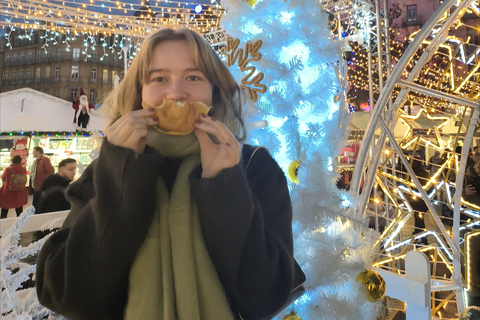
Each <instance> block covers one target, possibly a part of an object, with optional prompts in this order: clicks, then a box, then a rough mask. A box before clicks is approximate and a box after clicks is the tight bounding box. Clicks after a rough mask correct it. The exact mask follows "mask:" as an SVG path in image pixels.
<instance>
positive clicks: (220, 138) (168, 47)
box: [36, 29, 303, 320]
mask: <svg viewBox="0 0 480 320" xmlns="http://www.w3.org/2000/svg"><path fill="white" fill-rule="evenodd" d="M239 96H240V90H239V87H238V85H237V84H236V83H235V81H234V79H233V77H232V76H231V74H230V72H229V71H228V69H227V68H226V66H225V65H224V64H223V63H222V62H221V60H220V59H219V58H218V56H217V55H216V54H215V52H214V51H213V50H212V49H211V48H210V46H209V45H208V44H207V43H206V42H205V40H204V39H203V38H202V37H201V36H199V35H197V34H195V33H194V32H192V31H189V30H186V29H181V30H175V31H174V30H170V29H164V30H161V31H159V32H157V33H156V34H154V35H152V36H151V37H150V38H149V39H148V40H147V42H146V43H144V44H143V45H142V49H141V50H140V52H139V54H138V55H137V57H136V58H135V60H134V61H133V63H132V65H131V67H130V69H129V71H128V73H127V74H126V76H125V78H124V79H123V80H122V82H121V83H120V84H119V86H117V87H116V88H115V89H114V90H113V91H112V92H111V94H110V95H109V96H108V98H107V99H106V101H105V103H104V106H103V107H106V108H109V109H110V110H111V111H112V116H113V117H114V118H116V119H117V120H116V121H115V122H114V123H113V124H112V125H111V126H110V127H109V128H107V130H106V131H105V135H106V138H105V139H104V141H103V144H102V148H101V151H100V155H99V158H98V159H97V160H96V161H94V162H93V163H92V164H91V165H90V166H89V167H88V168H87V169H86V170H85V172H84V173H83V175H82V177H81V178H80V179H79V180H77V181H76V182H74V183H72V184H71V185H70V186H69V188H68V190H67V198H68V200H69V201H70V202H71V203H72V210H71V212H70V214H69V216H68V217H67V219H66V220H65V223H64V225H63V227H62V229H61V230H59V231H58V232H57V233H55V234H54V235H53V236H52V237H51V238H50V239H49V240H48V241H47V242H46V243H45V245H44V247H43V248H42V250H41V252H40V255H39V259H38V264H37V276H36V279H37V280H36V286H37V293H38V297H39V299H40V302H41V303H42V304H43V305H45V306H47V307H48V308H50V309H52V310H54V311H56V312H58V313H61V314H64V315H65V316H67V317H68V318H71V319H90V320H92V319H165V320H170V319H179V320H195V319H198V320H200V319H203V320H213V319H219V320H228V319H241V318H243V319H266V318H269V317H271V316H272V315H273V314H274V313H275V312H277V311H278V310H279V309H281V307H282V305H283V304H284V303H285V302H286V300H287V298H288V296H289V294H290V292H291V291H292V290H293V289H294V288H295V286H296V285H298V281H297V278H296V277H294V273H300V274H301V271H300V272H299V271H298V270H297V269H295V261H294V259H293V241H292V231H291V219H292V211H291V210H292V209H291V203H290V198H289V193H288V188H287V183H286V179H285V176H284V174H283V172H282V171H281V169H280V168H279V166H278V165H277V163H276V162H275V161H274V160H273V159H272V157H271V156H270V155H269V154H268V152H266V151H265V149H262V148H253V147H251V146H248V145H242V142H243V141H244V140H245V127H244V123H243V120H242V112H241V104H240V98H239ZM164 98H166V99H172V100H174V101H177V102H178V101H187V102H192V101H200V102H203V103H204V104H206V105H207V106H212V109H211V111H210V115H209V116H203V118H201V120H199V121H197V122H196V124H195V126H196V129H195V131H194V133H193V134H189V135H185V136H169V135H165V134H162V133H160V132H158V131H157V130H155V129H153V127H154V126H156V125H157V124H158V119H156V117H155V112H154V110H152V109H142V107H141V103H142V101H143V102H144V103H146V104H147V105H149V106H159V105H161V104H162V101H163V99H164ZM103 107H102V108H103ZM217 119H218V120H217ZM210 137H212V139H213V141H215V142H213V141H212V139H211V138H210ZM302 275H303V274H302Z"/></svg>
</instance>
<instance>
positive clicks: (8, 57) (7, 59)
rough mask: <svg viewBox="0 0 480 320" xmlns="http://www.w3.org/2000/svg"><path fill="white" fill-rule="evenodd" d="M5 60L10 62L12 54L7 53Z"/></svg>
mask: <svg viewBox="0 0 480 320" xmlns="http://www.w3.org/2000/svg"><path fill="white" fill-rule="evenodd" d="M5 62H10V55H9V54H7V55H6V56H5Z"/></svg>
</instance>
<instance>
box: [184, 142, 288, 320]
mask: <svg viewBox="0 0 480 320" xmlns="http://www.w3.org/2000/svg"><path fill="white" fill-rule="evenodd" d="M200 175H201V169H197V170H196V171H194V172H193V173H192V176H191V181H192V186H193V190H194V193H195V197H196V200H197V203H198V209H199V215H200V222H201V226H202V230H203V234H204V238H205V243H206V245H207V248H208V250H209V253H210V256H211V257H212V260H213V262H214V264H215V267H216V269H217V273H218V275H219V277H220V280H221V282H222V283H223V285H224V288H225V291H226V294H227V297H228V298H229V301H230V304H231V307H232V309H233V310H234V312H235V313H236V314H240V315H241V316H242V317H243V318H244V319H249V320H250V319H264V318H267V317H269V316H271V315H272V314H274V313H275V312H276V311H278V310H279V309H280V308H281V307H282V306H283V304H284V303H285V301H286V300H287V298H288V296H289V294H290V292H291V290H292V289H293V270H294V267H293V265H294V259H293V240H292V206H291V201H290V196H289V192H288V187H287V182H286V179H285V175H284V173H283V171H282V170H281V169H280V167H279V166H278V164H277V163H276V162H275V160H274V159H273V158H272V157H271V156H270V155H269V154H268V152H267V151H266V150H265V149H260V150H259V151H258V152H257V153H256V154H255V156H254V157H253V158H252V161H251V163H250V165H249V167H248V172H245V169H244V167H243V165H241V164H239V165H237V166H235V167H233V168H229V169H226V170H223V171H222V172H221V173H220V174H218V175H217V176H215V177H214V178H211V179H202V178H200Z"/></svg>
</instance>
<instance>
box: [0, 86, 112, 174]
mask: <svg viewBox="0 0 480 320" xmlns="http://www.w3.org/2000/svg"><path fill="white" fill-rule="evenodd" d="M82 98H86V96H84V95H81V96H80V98H79V99H76V100H77V101H74V103H73V104H72V102H70V101H66V100H63V99H59V98H57V97H54V96H51V95H48V94H45V93H42V92H39V91H36V90H33V89H30V88H22V89H18V90H14V91H8V92H3V93H0V173H1V172H3V170H4V169H5V168H6V167H8V166H9V165H10V163H11V157H12V156H13V155H17V154H18V155H21V156H22V164H23V165H25V164H26V165H27V168H29V166H30V165H31V163H32V162H33V156H32V152H31V151H32V149H33V148H34V147H36V146H40V147H42V148H43V149H44V151H45V155H46V156H48V157H49V158H50V159H51V161H52V164H53V165H54V167H56V166H57V165H58V163H59V162H60V161H61V160H63V159H65V158H74V159H76V160H77V162H78V163H79V164H83V165H86V164H88V163H90V162H91V161H92V157H91V153H92V152H96V150H97V148H98V146H99V142H100V139H101V137H102V130H103V128H104V126H105V124H106V123H107V122H106V119H105V118H104V117H103V116H102V115H100V114H99V113H98V112H97V111H96V110H95V106H93V105H92V104H88V101H87V102H86V103H85V102H82V101H81V100H82ZM82 104H83V105H86V107H83V108H82ZM79 117H81V119H80V121H79V120H78V118H79ZM72 120H73V121H72ZM78 123H80V126H78ZM84 124H86V125H84Z"/></svg>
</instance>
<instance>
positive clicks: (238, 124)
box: [101, 29, 246, 141]
mask: <svg viewBox="0 0 480 320" xmlns="http://www.w3.org/2000/svg"><path fill="white" fill-rule="evenodd" d="M163 41H186V42H187V44H188V46H189V48H190V51H191V53H192V55H193V57H194V61H195V64H196V65H197V67H198V68H199V69H200V71H201V72H202V73H203V74H204V75H205V76H206V77H207V79H208V80H209V81H210V83H212V84H213V89H212V90H213V92H212V109H211V110H210V113H209V114H210V115H211V116H214V117H215V118H217V119H218V120H219V121H221V122H223V123H224V124H225V125H226V126H227V127H228V128H229V129H230V131H232V133H233V134H234V135H235V137H236V138H237V140H238V141H244V140H245V139H246V129H245V122H244V120H243V115H242V104H241V94H240V87H239V86H238V84H237V83H236V81H235V79H234V78H233V76H232V74H231V73H230V71H229V70H228V68H227V66H226V65H225V64H224V63H223V62H222V60H220V58H219V57H218V55H217V54H216V53H215V51H214V50H213V49H212V48H211V47H210V45H209V44H208V43H207V41H206V40H205V39H204V38H203V37H202V36H201V35H199V34H197V33H195V32H193V31H191V30H188V29H177V30H172V29H162V30H160V31H158V32H156V33H155V34H153V35H151V36H150V37H149V38H148V39H147V40H146V41H145V43H143V44H142V47H141V49H140V51H139V52H138V54H137V56H136V57H135V59H134V60H133V62H132V64H131V66H130V68H129V69H128V72H127V74H126V75H125V77H124V78H123V80H122V81H121V82H120V83H119V85H118V86H117V87H116V88H115V89H113V90H112V91H111V92H110V93H109V94H108V96H107V98H106V99H105V101H104V102H103V104H102V108H101V109H104V110H103V111H104V112H107V114H108V116H109V117H110V118H112V119H118V118H119V117H121V116H123V115H125V114H127V113H128V112H130V111H133V110H139V109H141V108H142V105H141V103H142V87H143V84H145V83H148V81H149V73H148V71H149V70H148V69H149V66H150V61H151V59H152V54H153V51H154V49H155V48H156V47H157V46H158V45H159V44H160V43H161V42H163Z"/></svg>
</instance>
